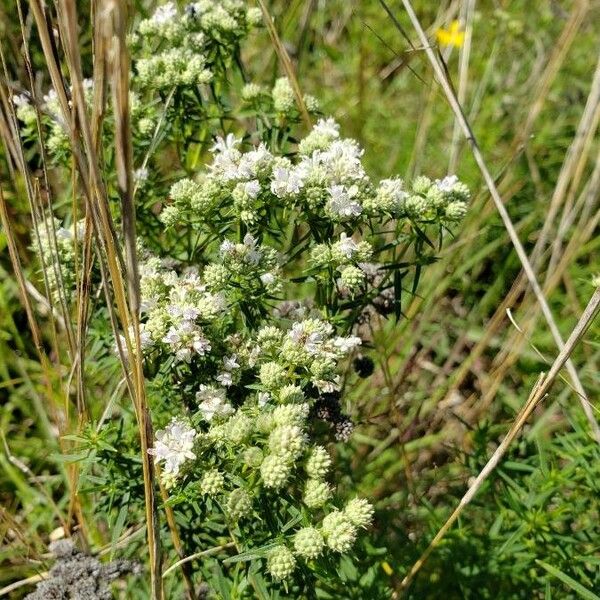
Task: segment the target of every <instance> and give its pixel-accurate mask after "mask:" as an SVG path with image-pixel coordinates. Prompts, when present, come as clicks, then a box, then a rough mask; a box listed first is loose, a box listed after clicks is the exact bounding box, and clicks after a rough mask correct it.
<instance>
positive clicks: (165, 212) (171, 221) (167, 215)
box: [159, 204, 181, 227]
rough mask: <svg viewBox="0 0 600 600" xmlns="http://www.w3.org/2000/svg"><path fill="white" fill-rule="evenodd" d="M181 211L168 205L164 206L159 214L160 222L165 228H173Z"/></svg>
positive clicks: (172, 205)
mask: <svg viewBox="0 0 600 600" xmlns="http://www.w3.org/2000/svg"><path fill="white" fill-rule="evenodd" d="M180 215H181V211H180V210H179V207H178V206H175V205H174V204H169V206H165V207H164V208H163V209H162V211H161V213H160V217H159V218H160V221H161V223H163V225H165V226H166V227H173V225H175V224H176V223H177V222H178V221H179V219H180Z"/></svg>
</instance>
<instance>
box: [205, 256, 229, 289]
mask: <svg viewBox="0 0 600 600" xmlns="http://www.w3.org/2000/svg"><path fill="white" fill-rule="evenodd" d="M202 278H203V279H204V283H205V284H206V285H207V286H208V288H209V289H211V290H222V289H223V288H224V287H226V286H227V282H228V281H229V271H228V270H227V267H225V266H224V265H218V264H216V263H213V264H209V265H206V267H204V272H203V273H202Z"/></svg>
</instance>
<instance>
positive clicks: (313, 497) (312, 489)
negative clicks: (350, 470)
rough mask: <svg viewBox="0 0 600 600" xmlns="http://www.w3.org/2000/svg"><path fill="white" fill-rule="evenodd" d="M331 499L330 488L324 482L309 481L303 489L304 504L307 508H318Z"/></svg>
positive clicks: (317, 480)
mask: <svg viewBox="0 0 600 600" xmlns="http://www.w3.org/2000/svg"><path fill="white" fill-rule="evenodd" d="M330 498H331V488H330V487H329V484H327V483H326V482H325V481H321V480H319V479H309V480H308V481H307V482H306V486H305V488H304V497H303V500H304V504H306V506H308V507H309V508H320V507H321V506H323V505H324V504H325V503H326V502H327V501H328V500H329V499H330Z"/></svg>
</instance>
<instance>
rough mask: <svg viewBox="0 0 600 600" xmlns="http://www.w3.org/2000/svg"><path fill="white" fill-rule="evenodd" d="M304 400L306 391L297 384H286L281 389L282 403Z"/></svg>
mask: <svg viewBox="0 0 600 600" xmlns="http://www.w3.org/2000/svg"><path fill="white" fill-rule="evenodd" d="M303 401H304V392H303V391H302V388H301V387H299V386H297V385H293V384H289V385H285V386H283V387H282V388H281V389H280V390H279V402H281V404H295V403H297V402H303Z"/></svg>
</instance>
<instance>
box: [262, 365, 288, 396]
mask: <svg viewBox="0 0 600 600" xmlns="http://www.w3.org/2000/svg"><path fill="white" fill-rule="evenodd" d="M258 378H259V379H260V382H261V383H262V384H263V385H264V386H265V387H266V388H268V389H274V388H277V387H279V386H280V385H281V384H282V383H283V381H284V380H285V369H284V368H283V367H282V366H281V365H280V364H278V363H276V362H268V363H265V364H263V365H261V367H260V373H259V375H258Z"/></svg>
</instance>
